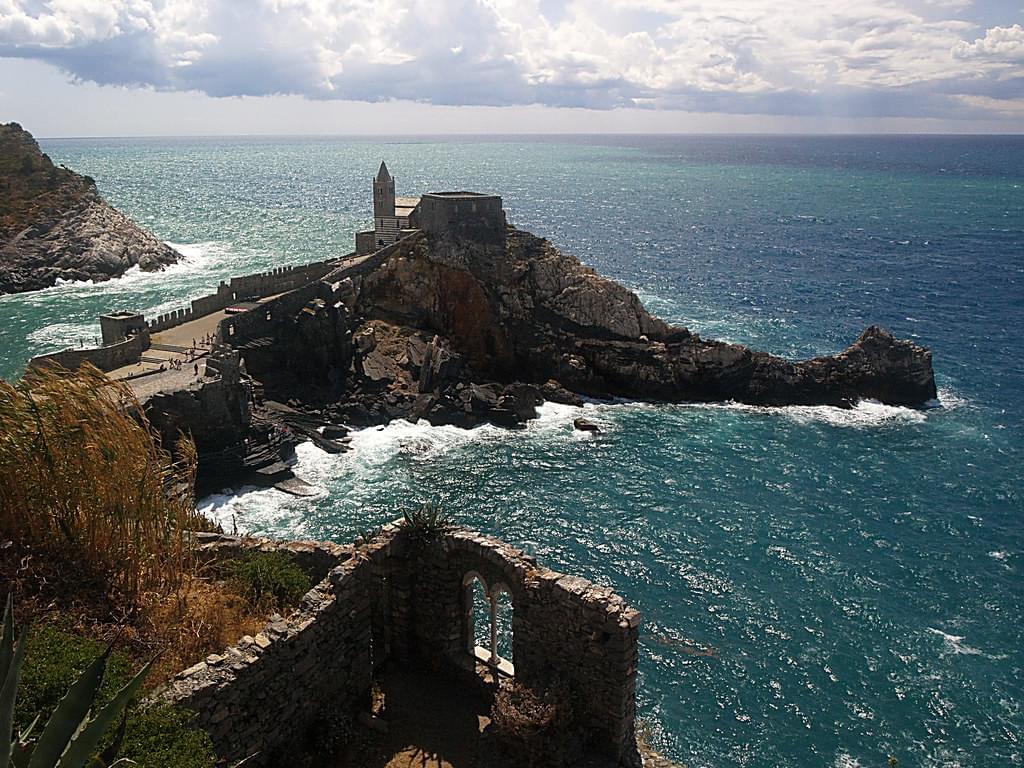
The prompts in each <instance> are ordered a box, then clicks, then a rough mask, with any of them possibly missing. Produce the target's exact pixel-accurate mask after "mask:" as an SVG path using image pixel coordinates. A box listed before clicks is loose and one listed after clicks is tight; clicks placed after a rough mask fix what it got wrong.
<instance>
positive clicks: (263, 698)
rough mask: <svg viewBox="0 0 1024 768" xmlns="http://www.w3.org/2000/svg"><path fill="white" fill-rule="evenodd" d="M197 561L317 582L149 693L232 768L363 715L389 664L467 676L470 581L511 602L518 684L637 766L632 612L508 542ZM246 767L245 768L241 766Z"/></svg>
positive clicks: (451, 535) (222, 550)
mask: <svg viewBox="0 0 1024 768" xmlns="http://www.w3.org/2000/svg"><path fill="white" fill-rule="evenodd" d="M198 545H199V550H200V556H201V557H203V558H207V559H208V558H212V557H218V558H223V557H231V556H235V555H236V554H237V553H240V552H242V551H244V550H246V549H251V548H259V549H262V550H265V549H278V550H281V551H284V552H286V553H289V554H290V555H292V556H293V557H295V558H296V562H297V563H299V564H300V567H303V568H304V569H306V570H307V572H308V573H310V575H311V576H313V578H319V577H321V576H323V578H322V580H321V581H320V582H319V583H318V584H317V585H316V586H315V587H314V588H313V589H312V590H310V592H309V593H307V594H306V596H305V597H304V598H303V600H302V603H301V605H300V606H299V608H298V609H297V610H296V611H295V612H294V613H292V615H290V616H288V617H287V618H285V617H281V616H274V617H271V620H270V622H269V623H268V624H267V626H266V627H265V628H264V630H263V631H262V632H260V633H259V634H257V635H256V636H255V637H248V636H247V637H243V638H242V639H241V640H240V641H239V642H238V643H237V644H236V645H234V646H232V647H230V648H228V649H226V650H225V651H224V652H223V653H220V654H214V655H211V656H209V657H208V658H207V659H206V660H205V661H202V662H200V663H199V664H196V665H195V666H193V667H191V668H190V669H187V670H185V671H184V672H182V673H180V674H179V675H178V676H177V677H176V678H175V679H174V680H172V681H171V683H170V684H169V685H168V686H167V687H166V688H165V689H164V690H163V691H161V692H160V693H159V694H158V697H159V698H161V699H163V700H168V701H173V702H176V703H179V704H181V705H184V706H186V707H188V708H190V709H192V710H193V711H195V712H196V713H197V719H198V723H199V725H201V726H202V727H203V728H205V729H206V730H207V731H208V732H209V733H210V736H211V738H212V739H213V742H214V744H215V746H216V747H217V749H218V752H219V753H220V755H221V756H222V757H223V758H225V759H227V760H228V761H233V760H239V759H242V758H245V757H247V756H249V755H252V754H254V753H257V752H258V753H259V755H258V756H257V757H256V758H254V762H253V763H252V764H254V765H263V766H271V765H278V764H280V763H279V762H277V760H278V757H276V755H279V754H286V752H287V750H288V749H289V746H290V745H292V744H293V743H295V742H296V741H299V740H301V739H302V738H303V736H304V735H305V734H306V733H308V732H309V731H310V730H311V729H315V728H321V727H324V725H325V724H327V725H328V727H337V728H340V729H342V732H344V728H345V724H346V723H349V722H351V721H352V718H354V717H355V715H356V714H357V713H358V712H359V711H360V710H363V709H366V708H368V706H369V700H370V690H371V686H372V680H373V670H374V669H375V668H377V667H378V666H379V665H380V664H382V663H383V662H385V661H392V662H394V663H396V664H399V665H403V664H430V665H432V666H435V667H440V668H442V669H450V670H451V673H452V674H453V675H454V676H456V677H457V678H461V679H465V678H466V675H467V671H471V670H474V669H475V662H474V659H473V657H472V656H471V655H470V650H469V649H471V648H472V642H471V640H472V638H471V635H470V632H471V631H472V630H471V626H470V625H469V624H468V623H467V621H466V617H467V615H468V614H469V606H468V605H467V599H469V597H468V593H467V590H466V589H465V588H464V584H465V583H466V578H467V576H473V577H478V578H481V579H483V580H485V581H486V582H487V583H488V584H492V585H498V584H500V585H501V586H502V587H503V588H505V589H506V591H507V592H508V593H509V594H510V595H511V598H512V608H513V622H512V631H513V637H512V648H513V657H514V658H513V659H512V661H513V662H514V669H515V676H516V678H517V679H518V680H519V681H520V682H521V683H523V684H525V685H527V686H543V685H545V684H546V683H547V682H548V681H551V680H556V679H557V680H558V681H560V682H561V684H562V685H565V686H567V687H568V690H569V692H570V694H571V696H572V698H573V701H574V702H576V703H577V705H578V706H579V707H580V711H581V714H582V717H581V718H580V724H579V728H580V729H581V734H580V736H581V739H582V741H583V743H584V744H585V745H586V747H587V749H588V752H589V753H590V755H591V756H593V757H596V758H599V759H603V760H605V761H607V762H609V763H611V764H615V765H619V766H627V767H629V768H635V767H637V766H640V765H641V758H640V756H639V753H638V751H637V746H636V738H635V731H634V718H635V693H636V669H637V641H638V633H639V629H638V627H639V624H640V614H639V612H638V611H636V610H635V609H633V608H631V607H630V606H629V605H627V604H626V602H625V601H624V600H623V599H622V598H621V597H619V596H617V595H615V594H614V593H613V592H612V591H611V590H610V589H607V588H605V587H599V586H596V585H594V584H592V583H590V582H588V581H586V580H584V579H579V578H576V577H572V576H565V575H563V574H559V573H555V572H554V571H551V570H549V569H547V568H544V567H543V566H540V565H538V564H537V562H536V561H535V560H534V559H533V558H532V557H530V556H529V555H527V554H525V553H524V552H522V551H520V550H518V549H515V548H514V547H512V546H509V545H508V544H505V543H503V542H501V541H498V540H497V539H494V538H491V537H487V536H483V535H481V534H478V533H474V532H472V531H468V530H465V529H462V528H453V529H450V530H448V531H447V532H445V533H442V534H439V535H437V536H435V537H431V538H428V539H426V540H423V539H414V538H411V537H410V535H409V529H407V528H405V527H404V526H402V525H399V524H395V525H390V526H387V527H385V528H384V529H383V531H382V532H381V533H380V534H378V535H377V536H375V537H374V538H373V539H372V540H371V541H369V542H360V543H359V544H357V545H351V546H338V545H331V544H317V543H313V542H301V543H294V542H293V543H273V542H268V541H266V540H257V539H238V538H234V537H226V536H220V535H199V537H198ZM249 764H250V763H247V765H249Z"/></svg>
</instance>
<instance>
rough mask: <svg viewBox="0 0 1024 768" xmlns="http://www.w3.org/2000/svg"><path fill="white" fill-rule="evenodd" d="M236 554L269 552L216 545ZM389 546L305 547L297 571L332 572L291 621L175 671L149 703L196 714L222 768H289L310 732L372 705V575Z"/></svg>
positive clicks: (272, 624) (375, 597)
mask: <svg viewBox="0 0 1024 768" xmlns="http://www.w3.org/2000/svg"><path fill="white" fill-rule="evenodd" d="M239 546H240V547H242V548H246V547H252V546H257V547H260V548H262V547H264V546H267V545H266V543H265V542H264V543H259V544H255V543H253V542H252V541H251V540H250V541H249V542H247V543H246V542H243V543H241V544H232V543H231V542H230V540H228V541H225V540H224V539H221V540H220V542H219V545H218V548H219V550H220V551H219V552H218V556H225V555H226V550H231V549H237V548H238V547H239ZM389 546H390V539H389V538H387V537H384V538H382V539H381V540H380V541H375V542H374V543H373V544H372V545H370V546H367V547H363V548H360V549H357V548H355V547H338V548H332V547H331V545H315V546H311V547H310V551H309V552H307V553H305V555H301V554H300V555H299V558H300V559H298V560H297V562H302V561H303V558H304V561H305V562H306V563H307V564H308V563H309V562H311V558H312V560H319V561H320V562H321V563H322V562H327V561H329V560H331V559H333V558H337V560H338V564H337V565H336V566H335V567H333V568H332V569H331V570H330V572H329V573H328V575H327V577H326V578H324V579H323V580H322V581H320V582H319V583H318V584H317V585H316V586H315V587H314V588H313V589H311V590H310V591H309V592H308V593H307V594H306V595H305V597H303V599H302V604H301V605H300V606H299V608H298V609H297V610H296V611H295V612H294V613H292V614H291V615H290V616H289V617H287V618H283V617H281V616H273V617H271V619H270V621H269V622H268V623H267V625H266V627H265V628H264V629H263V631H261V632H260V633H258V634H257V635H256V636H255V637H249V636H246V637H243V638H242V639H241V640H240V641H239V642H238V643H237V644H236V645H233V646H231V647H230V648H227V649H226V650H225V651H224V652H223V653H219V654H213V655H211V656H208V657H207V658H206V659H205V660H204V661H202V662H200V663H198V664H196V665H195V666H193V667H190V668H189V669H186V670H185V671H184V672H181V673H180V674H178V675H177V676H176V677H175V678H174V679H173V680H172V681H171V682H170V683H169V684H168V685H167V686H165V688H164V689H162V690H161V691H159V692H157V694H156V695H155V698H157V699H159V700H163V701H170V702H173V703H176V704H180V705H182V706H184V707H187V708H188V709H191V710H192V711H194V712H195V713H196V716H197V723H198V725H200V726H201V727H202V728H204V729H205V730H206V731H207V732H208V733H209V734H210V738H211V739H212V740H213V744H214V747H215V748H216V749H217V753H218V755H219V756H220V757H222V758H224V759H225V760H227V761H228V762H229V763H231V762H234V761H237V760H240V759H242V758H245V757H248V756H249V755H252V754H253V753H255V752H259V755H258V756H257V757H256V758H254V759H253V760H252V761H250V762H247V763H246V765H253V766H267V767H270V766H275V767H276V766H280V765H284V764H286V762H287V761H286V759H284V757H282V756H286V755H287V754H288V752H289V749H290V748H291V747H292V746H293V745H296V744H301V743H302V742H303V741H304V740H306V739H307V738H308V737H309V736H310V733H311V731H312V730H313V729H315V728H318V727H339V724H344V723H345V722H346V721H348V720H349V719H351V718H352V717H354V715H355V713H356V711H357V709H358V708H359V707H364V708H368V706H369V692H370V688H371V684H372V669H373V666H372V654H373V648H372V646H373V640H372V626H373V606H374V605H375V604H378V603H380V602H381V599H380V589H379V585H380V580H379V578H378V575H377V574H378V571H377V567H378V565H379V564H380V563H381V562H382V561H383V560H384V559H385V558H386V557H387V556H388V549H389ZM290 548H291V547H290V545H289V546H288V547H286V548H284V549H283V550H281V551H288V550H289V549H290ZM228 556H230V555H228Z"/></svg>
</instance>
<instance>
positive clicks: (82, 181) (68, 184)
mask: <svg viewBox="0 0 1024 768" xmlns="http://www.w3.org/2000/svg"><path fill="white" fill-rule="evenodd" d="M95 194H96V185H95V183H94V182H93V180H92V179H91V178H90V177H88V176H81V175H79V174H77V173H75V172H74V171H72V170H69V169H67V168H63V167H59V166H56V165H54V164H53V162H52V161H51V160H50V158H49V157H48V156H47V155H46V154H45V153H44V152H43V151H42V150H41V149H40V148H39V144H38V143H37V142H36V140H35V139H34V138H32V135H31V134H30V133H29V132H28V131H26V130H24V129H23V128H22V127H21V126H20V125H18V124H17V123H7V124H0V240H5V239H9V238H12V237H14V236H15V235H17V234H18V233H19V232H21V231H23V230H24V229H26V228H28V227H30V226H34V225H37V224H40V223H44V222H52V221H56V220H57V219H59V218H60V217H61V215H63V213H64V212H65V211H67V210H68V209H70V208H73V207H74V206H75V205H77V204H79V203H80V202H82V200H83V198H86V197H88V196H92V195H95Z"/></svg>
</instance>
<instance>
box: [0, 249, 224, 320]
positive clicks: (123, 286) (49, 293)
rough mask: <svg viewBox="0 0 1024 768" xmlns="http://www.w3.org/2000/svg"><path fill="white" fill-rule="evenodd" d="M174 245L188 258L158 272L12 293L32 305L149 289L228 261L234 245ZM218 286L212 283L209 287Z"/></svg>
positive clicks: (129, 271) (134, 271) (180, 302)
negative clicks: (113, 292)
mask: <svg viewBox="0 0 1024 768" xmlns="http://www.w3.org/2000/svg"><path fill="white" fill-rule="evenodd" d="M168 245H170V246H171V247H172V248H174V249H175V250H177V251H178V252H179V253H181V254H182V255H183V256H184V257H185V258H184V259H182V260H181V261H178V262H177V263H175V264H170V265H168V266H167V267H165V268H164V269H162V270H160V271H159V272H143V271H142V270H141V269H139V267H138V265H135V266H133V267H130V268H128V269H127V270H125V272H124V274H123V275H121V277H119V278H114V279H113V280H101V281H94V280H63V279H58V280H57V282H56V283H55V284H54V285H52V286H50V287H49V288H43V289H41V290H38V291H33V292H32V293H31V294H10V295H11V296H16V297H19V298H20V300H22V301H25V302H27V303H29V304H33V305H38V306H42V305H46V304H47V303H49V301H51V300H52V297H53V296H54V295H55V294H57V295H59V296H61V297H68V298H72V299H74V298H85V297H88V296H90V295H94V294H97V293H103V292H111V291H116V292H122V291H125V290H130V289H134V288H146V287H148V286H149V285H150V284H151V283H152V284H156V283H165V282H166V281H168V280H176V279H178V278H182V277H188V276H189V275H194V274H197V273H202V272H205V271H208V270H209V269H210V268H211V267H213V266H216V265H217V264H219V263H221V262H223V261H225V260H226V259H228V258H229V257H230V256H231V246H230V245H229V244H228V243H223V242H216V241H209V242H203V243H188V244H182V243H168ZM215 287H216V286H215V285H211V286H210V290H213V289H214V288H215ZM171 303H173V304H174V305H175V307H180V306H182V305H183V304H184V303H185V302H184V301H183V300H181V299H178V300H175V301H173V302H171Z"/></svg>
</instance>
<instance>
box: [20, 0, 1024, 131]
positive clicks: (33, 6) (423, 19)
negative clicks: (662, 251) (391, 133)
mask: <svg viewBox="0 0 1024 768" xmlns="http://www.w3.org/2000/svg"><path fill="white" fill-rule="evenodd" d="M911 2H912V0H844V2H842V3H841V4H840V3H838V2H836V3H819V4H809V3H806V2H805V0H718V2H715V3H710V2H702V1H701V0H693V1H692V2H681V1H680V0H605V2H602V3H596V2H594V1H593V0H447V1H446V2H440V3H439V2H436V0H335V1H333V2H326V1H325V0H247V1H246V2H244V3H242V2H238V1H237V0H0V56H13V57H22V58H31V59H40V60H43V61H48V62H50V63H53V64H55V65H57V66H59V67H60V68H62V69H63V70H65V71H66V72H68V73H69V74H70V75H71V76H72V77H74V78H78V79H81V80H87V81H93V82H96V83H99V84H103V85H129V86H138V85H142V86H151V87H153V88H156V89H160V90H182V91H199V92H202V93H206V94H209V95H212V96H218V97H221V96H238V95H269V94H297V95H302V96H305V97H307V98H310V99H346V100H358V101H385V100H392V99H401V100H413V101H420V102H426V103H433V104H447V105H461V104H472V105H524V104H542V105H549V106H568V107H588V108H594V109H611V108H616V107H643V108H653V109H658V108H660V109H686V110H692V111H724V112H735V113H752V112H763V113H766V114H833V113H836V112H838V113H840V114H842V115H847V116H858V115H884V116H900V115H913V116H942V117H947V116H951V115H952V116H956V115H969V114H974V115H978V114H985V113H999V114H1004V113H1005V111H1006V110H1005V109H1003V107H1002V106H1000V103H1001V102H1003V101H1007V100H1011V101H1012V100H1014V99H1020V98H1022V97H1024V78H1022V76H1021V75H1020V74H1019V71H1020V66H1019V65H1020V63H1021V61H1024V29H1022V27H1021V26H1020V25H1017V24H1014V25H1012V26H995V27H991V28H989V29H987V30H985V31H984V36H982V37H979V36H978V35H979V33H980V32H981V30H980V29H979V28H978V27H976V26H975V25H973V24H971V23H969V22H967V21H965V20H963V19H962V18H961V16H962V15H963V11H964V8H965V7H966V5H967V4H968V0H919V2H917V4H916V5H915V6H913V7H912V6H911V5H910V3H911ZM915 8H916V10H915ZM1003 106H1005V105H1003ZM1011 111H1012V110H1011ZM1014 114H1016V112H1014Z"/></svg>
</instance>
